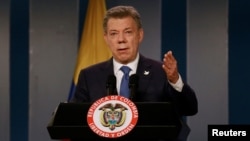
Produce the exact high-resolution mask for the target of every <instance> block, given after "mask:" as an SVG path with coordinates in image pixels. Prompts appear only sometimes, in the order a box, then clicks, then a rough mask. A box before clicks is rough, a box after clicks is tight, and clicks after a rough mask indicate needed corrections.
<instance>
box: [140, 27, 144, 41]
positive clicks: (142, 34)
mask: <svg viewBox="0 0 250 141" xmlns="http://www.w3.org/2000/svg"><path fill="white" fill-rule="evenodd" d="M143 37H144V31H143V29H142V28H141V29H140V30H139V41H140V42H142V40H143Z"/></svg>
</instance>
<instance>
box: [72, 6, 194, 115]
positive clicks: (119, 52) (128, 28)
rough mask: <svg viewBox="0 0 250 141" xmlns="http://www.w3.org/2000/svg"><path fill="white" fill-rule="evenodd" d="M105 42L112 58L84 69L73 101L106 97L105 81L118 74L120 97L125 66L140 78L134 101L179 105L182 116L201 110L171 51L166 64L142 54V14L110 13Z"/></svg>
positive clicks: (119, 9)
mask: <svg viewBox="0 0 250 141" xmlns="http://www.w3.org/2000/svg"><path fill="white" fill-rule="evenodd" d="M103 28H104V39H105V41H106V43H107V44H108V46H109V48H110V50H111V52H112V56H113V57H112V58H111V59H109V60H107V61H105V62H102V63H99V64H95V65H93V66H90V67H88V68H86V69H83V70H81V72H80V75H79V79H78V84H77V87H76V92H75V95H74V97H73V99H72V100H71V102H94V101H96V100H97V99H99V98H101V97H104V96H106V95H107V91H106V82H107V78H108V76H109V75H112V74H113V75H115V77H116V80H117V81H116V82H117V83H116V88H117V94H118V95H120V94H121V93H120V89H121V88H120V83H121V81H122V77H123V72H122V71H121V70H120V68H121V67H122V66H127V67H129V70H130V71H129V75H132V74H137V75H138V78H139V80H138V81H139V82H138V88H137V89H136V92H135V96H134V98H133V101H135V102H142V101H143V102H144V101H147V102H158V101H161V102H163V101H164V102H165V101H170V102H173V103H174V104H175V105H176V107H177V108H176V109H177V113H178V114H179V115H181V116H187V115H188V116H189V115H195V114H196V113H197V111H198V106H197V105H198V104H197V99H196V96H195V93H194V91H193V90H192V88H191V87H189V86H188V84H186V83H185V82H183V81H182V79H181V75H180V74H179V72H178V68H177V61H176V59H175V58H174V56H173V53H172V51H168V52H167V53H166V54H165V56H164V58H163V62H160V61H155V60H152V59H149V58H146V57H144V56H143V55H142V54H140V53H139V45H140V43H141V41H142V40H143V34H144V32H143V28H142V24H141V20H140V15H139V13H138V12H137V11H136V9H134V8H133V7H131V6H116V7H114V8H111V9H109V10H108V11H107V14H106V16H105V18H104V23H103Z"/></svg>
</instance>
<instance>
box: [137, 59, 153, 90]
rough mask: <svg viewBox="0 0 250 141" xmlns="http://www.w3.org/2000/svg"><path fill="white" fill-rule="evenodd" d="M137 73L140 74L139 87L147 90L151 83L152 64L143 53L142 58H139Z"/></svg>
mask: <svg viewBox="0 0 250 141" xmlns="http://www.w3.org/2000/svg"><path fill="white" fill-rule="evenodd" d="M136 74H137V75H138V76H139V88H138V89H139V90H142V91H145V90H146V89H147V87H148V85H149V81H150V78H151V76H152V73H151V64H150V63H149V62H148V61H147V59H146V58H145V57H144V56H142V55H140V58H139V62H138V67H137V72H136Z"/></svg>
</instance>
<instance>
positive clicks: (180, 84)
mask: <svg viewBox="0 0 250 141" xmlns="http://www.w3.org/2000/svg"><path fill="white" fill-rule="evenodd" d="M168 82H169V84H170V85H171V86H172V87H173V88H174V89H175V90H176V91H178V92H181V91H182V88H183V86H184V83H183V81H182V79H181V75H180V74H179V79H178V80H177V82H176V83H171V82H170V81H168Z"/></svg>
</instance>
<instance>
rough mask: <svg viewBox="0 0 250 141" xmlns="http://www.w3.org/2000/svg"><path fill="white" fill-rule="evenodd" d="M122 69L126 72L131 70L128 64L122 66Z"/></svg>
mask: <svg viewBox="0 0 250 141" xmlns="http://www.w3.org/2000/svg"><path fill="white" fill-rule="evenodd" d="M120 69H121V71H122V72H123V73H124V74H129V72H130V70H131V69H130V68H129V67H128V66H122V67H121V68H120Z"/></svg>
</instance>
